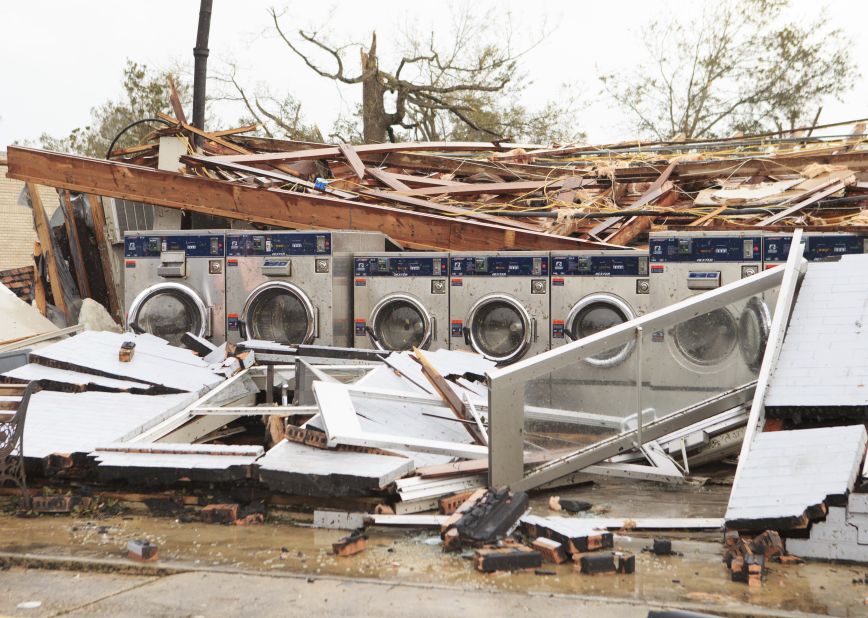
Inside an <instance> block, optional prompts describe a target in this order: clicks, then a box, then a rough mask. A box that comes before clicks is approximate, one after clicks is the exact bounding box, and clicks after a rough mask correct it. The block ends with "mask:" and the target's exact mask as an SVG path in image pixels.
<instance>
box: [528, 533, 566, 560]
mask: <svg viewBox="0 0 868 618" xmlns="http://www.w3.org/2000/svg"><path fill="white" fill-rule="evenodd" d="M531 547H533V548H534V549H535V550H537V551H538V552H539V553H540V554H541V555H542V557H543V560H545V561H546V562H552V563H554V564H561V563H564V562H566V561H567V560H568V559H569V558H568V557H567V552H566V550H565V549H564V546H563V545H562V544H561V543H558V542H557V541H553V540H552V539H547V538H545V537H538V538H536V539H535V540H534V542H533V543H531Z"/></svg>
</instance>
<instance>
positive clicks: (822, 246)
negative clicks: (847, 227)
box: [763, 234, 868, 263]
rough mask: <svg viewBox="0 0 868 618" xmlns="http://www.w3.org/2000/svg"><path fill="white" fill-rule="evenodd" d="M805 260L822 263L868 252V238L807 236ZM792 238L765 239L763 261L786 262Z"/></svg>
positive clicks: (830, 235)
mask: <svg viewBox="0 0 868 618" xmlns="http://www.w3.org/2000/svg"><path fill="white" fill-rule="evenodd" d="M804 238H805V259H806V260H808V261H809V262H822V261H824V260H829V259H833V258H835V257H836V256H840V255H849V254H854V253H855V254H861V253H866V252H868V237H865V236H856V235H855V234H822V235H816V236H812V235H805V237H804ZM792 240H793V237H792V236H786V235H781V236H767V237H765V238H763V259H764V260H765V261H766V262H769V263H775V262H786V261H787V256H789V254H790V243H791V242H792Z"/></svg>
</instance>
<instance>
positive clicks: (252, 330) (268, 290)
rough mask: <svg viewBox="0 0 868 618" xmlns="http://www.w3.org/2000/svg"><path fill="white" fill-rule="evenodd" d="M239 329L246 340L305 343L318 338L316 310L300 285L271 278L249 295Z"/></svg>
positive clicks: (291, 343)
mask: <svg viewBox="0 0 868 618" xmlns="http://www.w3.org/2000/svg"><path fill="white" fill-rule="evenodd" d="M240 328H241V335H242V337H244V338H246V339H261V340H264V341H278V342H280V343H285V344H290V345H293V344H306V343H310V342H311V341H313V339H314V338H315V337H316V331H317V319H316V310H315V309H314V306H313V303H312V302H311V300H310V298H309V297H308V296H307V294H305V293H304V291H303V290H302V289H301V288H300V287H298V286H297V285H295V284H293V283H289V282H287V281H269V282H266V283H263V284H262V285H260V286H259V287H257V288H256V289H254V290H253V292H252V293H251V294H250V296H249V297H248V298H247V302H246V303H245V304H244V309H243V310H242V312H241V324H240Z"/></svg>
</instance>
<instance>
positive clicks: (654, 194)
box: [588, 161, 677, 236]
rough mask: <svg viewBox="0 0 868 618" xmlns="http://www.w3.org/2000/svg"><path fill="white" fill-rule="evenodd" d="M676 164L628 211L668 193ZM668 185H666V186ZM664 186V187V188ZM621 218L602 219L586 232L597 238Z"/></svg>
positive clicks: (643, 205) (669, 167)
mask: <svg viewBox="0 0 868 618" xmlns="http://www.w3.org/2000/svg"><path fill="white" fill-rule="evenodd" d="M676 165H677V164H676V163H675V162H674V161H673V162H672V163H670V164H669V165H668V166H667V167H666V169H665V170H663V173H661V174H660V176H659V177H658V178H657V180H655V181H654V182H653V183H652V184H651V186H650V187H648V189H647V190H646V191H645V193H643V194H642V195H641V196H640V197H639V199H638V200H636V201H635V202H634V203H633V204H632V205H631V206H630V208H628V210H641V209H642V208H644V207H645V206H646V205H647V204H650V203H651V202H653V201H654V200H656V199H657V198H658V197H660V196H662V195H663V194H664V193H666V192H667V191H670V190H671V189H672V187H673V185H672V183H669V182H668V181H669V177H670V176H671V175H672V171H673V170H674V169H675V166H676ZM667 183H668V185H667ZM665 185H666V186H665ZM621 218H622V217H609V218H608V219H604V220H603V221H601V222H600V223H598V224H597V225H595V226H594V227H592V228H591V230H590V231H589V232H588V235H589V236H599V235H600V234H601V233H603V232H604V231H606V230H607V229H608V228H610V227H612V226H613V225H615V224H616V223H617V222H618V221H620V220H621Z"/></svg>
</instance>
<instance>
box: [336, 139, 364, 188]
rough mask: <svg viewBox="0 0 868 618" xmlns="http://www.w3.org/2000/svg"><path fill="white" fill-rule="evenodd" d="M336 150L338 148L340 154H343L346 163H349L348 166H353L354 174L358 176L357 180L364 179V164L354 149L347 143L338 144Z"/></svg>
mask: <svg viewBox="0 0 868 618" xmlns="http://www.w3.org/2000/svg"><path fill="white" fill-rule="evenodd" d="M338 150H340V151H341V154H342V155H344V159H346V160H347V163H349V164H350V167H351V168H353V171H354V172H355V173H356V176H358V177H359V180H364V179H365V164H364V163H362V160H361V159H360V158H359V155H358V153H357V152H356V151H355V149H354V148H353V147H352V146H350V145H349V144H338Z"/></svg>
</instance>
